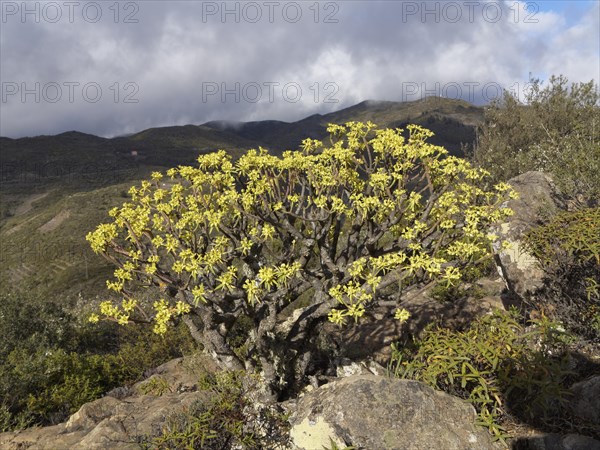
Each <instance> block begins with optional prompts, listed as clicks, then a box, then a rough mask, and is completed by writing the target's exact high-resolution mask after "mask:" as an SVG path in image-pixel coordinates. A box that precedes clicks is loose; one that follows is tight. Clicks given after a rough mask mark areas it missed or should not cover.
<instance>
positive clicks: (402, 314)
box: [394, 308, 410, 322]
mask: <svg viewBox="0 0 600 450" xmlns="http://www.w3.org/2000/svg"><path fill="white" fill-rule="evenodd" d="M409 317H410V313H409V312H408V311H407V310H406V309H404V308H402V309H397V310H396V313H395V314H394V319H396V320H399V321H400V322H406V321H407V320H408V319H409Z"/></svg>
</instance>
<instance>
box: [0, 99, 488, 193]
mask: <svg viewBox="0 0 600 450" xmlns="http://www.w3.org/2000/svg"><path fill="white" fill-rule="evenodd" d="M367 120H370V121H372V122H375V123H376V124H378V125H379V126H382V127H394V128H397V127H399V128H402V127H405V126H406V125H407V124H408V123H416V124H420V125H423V126H425V127H427V128H429V129H431V130H432V131H434V133H435V137H434V138H433V139H432V142H433V143H435V144H438V145H442V146H444V147H446V148H447V149H448V150H449V151H450V152H452V153H453V154H460V151H461V147H462V146H463V145H471V144H472V143H473V141H474V140H475V127H476V126H477V125H478V124H480V123H481V122H482V120H483V109H482V108H479V107H475V106H473V105H470V104H469V103H466V102H463V101H458V100H448V99H442V98H439V97H430V98H426V99H424V100H419V101H415V102H406V103H399V102H385V101H377V102H375V101H365V102H362V103H359V104H357V105H355V106H352V107H349V108H346V109H342V110H340V111H336V112H333V113H329V114H324V115H320V114H316V115H312V116H309V117H306V118H304V119H302V120H299V121H297V122H291V123H288V122H281V121H276V120H265V121H259V122H238V123H231V122H223V121H217V122H208V123H206V124H204V125H185V126H172V127H161V128H150V129H147V130H144V131H140V132H138V133H135V134H131V135H128V136H119V137H115V138H112V139H107V138H102V137H98V136H93V135H90V134H85V133H80V132H77V131H69V132H66V133H62V134H58V135H55V136H37V137H30V138H20V139H9V138H0V149H1V152H0V167H1V174H0V183H1V184H2V187H3V189H4V188H9V187H10V186H13V185H27V186H31V185H33V184H35V185H40V184H41V185H45V184H48V183H50V184H52V183H54V182H58V183H59V184H62V183H64V182H65V181H67V182H69V183H70V184H71V185H78V186H80V187H82V188H88V189H89V188H94V187H97V186H98V185H102V186H106V185H110V184H114V183H119V182H123V181H126V180H128V179H135V178H139V177H140V176H144V175H145V174H146V173H147V172H148V171H149V170H150V168H157V167H158V168H160V167H163V168H166V167H173V166H177V165H179V164H193V163H194V162H195V159H196V158H197V156H198V155H199V154H201V153H206V152H210V151H214V150H216V149H225V150H227V151H228V152H230V153H231V154H232V155H233V156H234V157H238V156H239V155H240V154H241V153H242V152H243V151H244V150H246V149H248V148H253V147H257V146H259V145H260V146H263V147H266V148H268V149H270V150H272V151H273V152H275V153H279V152H281V151H283V150H288V149H296V148H298V146H299V145H300V143H301V141H302V139H304V138H306V137H311V138H314V139H323V138H325V137H326V136H327V132H326V126H327V124H328V123H344V122H348V121H367Z"/></svg>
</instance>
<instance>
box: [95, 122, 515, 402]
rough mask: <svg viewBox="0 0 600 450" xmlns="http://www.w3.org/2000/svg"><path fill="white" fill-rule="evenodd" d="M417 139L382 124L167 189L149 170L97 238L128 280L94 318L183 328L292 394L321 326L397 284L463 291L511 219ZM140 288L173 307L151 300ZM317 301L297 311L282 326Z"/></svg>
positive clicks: (214, 160) (228, 165) (174, 178)
mask: <svg viewBox="0 0 600 450" xmlns="http://www.w3.org/2000/svg"><path fill="white" fill-rule="evenodd" d="M408 128H409V130H408V131H409V134H410V136H409V137H408V139H405V138H404V137H403V134H402V130H389V129H382V130H379V129H377V128H376V126H375V125H374V124H372V123H366V124H364V123H354V122H350V123H347V124H346V125H343V126H342V125H330V126H329V128H328V130H329V132H330V133H331V145H330V146H329V147H326V146H325V145H324V144H323V143H322V142H320V141H316V140H312V139H306V140H305V141H304V142H303V145H302V149H301V150H299V151H288V152H285V153H284V154H283V157H281V158H280V157H276V156H272V155H270V154H268V152H267V151H266V150H264V149H260V150H258V151H256V150H250V151H248V152H247V153H246V154H245V155H244V156H242V157H241V158H240V159H239V160H238V161H237V162H235V163H234V162H233V161H232V159H231V157H230V156H229V155H228V154H227V153H226V152H224V151H218V152H215V153H211V154H207V155H202V156H200V157H199V158H198V163H199V164H198V167H197V168H194V167H183V166H180V167H179V168H176V169H175V168H174V169H170V170H169V171H168V172H167V176H168V177H169V179H165V177H164V176H163V174H161V173H154V174H153V175H152V180H151V181H144V182H142V184H141V186H139V187H132V188H131V190H130V195H131V201H130V202H128V203H125V204H124V205H123V206H122V207H121V208H115V209H113V210H111V211H110V216H111V217H112V218H113V221H112V222H110V223H105V224H101V225H99V226H98V227H97V228H96V230H95V231H93V232H91V233H89V234H88V236H87V239H88V240H89V242H90V244H91V246H92V248H93V250H94V251H95V252H97V253H100V254H102V255H103V256H104V257H105V258H107V259H108V260H109V261H110V262H111V263H112V264H114V265H115V266H116V267H117V268H116V270H115V272H114V277H115V278H114V280H109V281H108V282H107V284H108V287H109V288H110V289H111V290H113V291H115V292H117V293H118V294H119V295H121V296H122V298H123V300H122V301H121V302H111V301H107V302H104V303H102V304H101V306H100V311H99V313H100V314H99V315H97V314H94V315H92V317H91V320H92V321H98V320H99V319H101V318H102V319H107V320H113V321H116V322H118V323H120V324H128V323H131V322H145V323H153V324H154V330H155V332H157V333H159V334H163V333H165V332H166V331H167V325H168V324H169V323H170V322H171V321H172V319H174V318H177V317H179V316H182V317H183V320H184V322H185V323H186V324H187V325H188V326H189V327H190V331H191V334H192V335H193V336H194V338H195V339H197V340H198V342H200V343H201V344H202V346H203V347H204V348H205V349H206V351H207V352H208V353H209V354H211V355H212V356H213V357H214V358H215V360H216V362H217V363H218V364H220V366H221V367H222V368H225V369H233V370H240V369H244V368H247V369H252V370H254V369H256V370H260V371H261V372H262V373H263V375H264V377H265V380H266V382H267V384H269V386H270V389H271V391H272V393H273V394H274V395H277V394H281V393H282V392H283V391H285V390H286V389H288V388H290V387H296V388H297V387H298V386H299V385H301V384H302V382H303V381H304V378H305V375H306V370H307V368H308V367H309V366H310V364H311V360H312V359H313V357H314V349H313V347H314V346H312V344H311V338H312V337H313V335H314V333H311V330H313V329H314V327H315V326H316V325H317V324H318V323H320V322H322V321H323V320H325V319H327V318H328V319H329V320H330V321H332V322H334V323H337V324H340V325H342V324H344V323H346V322H347V320H348V319H352V320H358V319H359V318H360V317H361V316H363V315H364V314H365V311H366V310H367V309H368V308H370V307H372V306H373V305H374V304H375V303H376V302H378V301H379V300H381V299H382V298H384V295H383V294H382V293H384V292H385V289H386V288H388V287H391V286H407V285H411V284H415V283H428V282H431V281H432V280H443V281H444V282H445V283H447V284H452V283H456V282H458V281H459V280H460V278H461V274H462V271H463V270H464V269H465V268H466V267H468V266H469V265H471V264H473V263H474V262H476V261H478V260H480V259H481V258H485V257H487V256H489V253H490V242H491V241H492V240H494V239H495V236H493V235H491V234H490V233H489V231H488V230H489V226H490V224H491V223H494V222H497V221H500V220H502V219H504V218H505V217H506V216H507V215H509V214H510V212H511V211H510V210H508V209H507V208H506V207H504V206H503V203H504V202H505V200H506V199H507V198H508V197H509V196H511V195H512V194H513V191H512V190H511V189H510V187H509V186H508V185H506V184H498V185H496V186H495V187H494V188H492V189H484V188H482V187H481V186H482V185H483V184H484V180H485V178H486V175H487V173H486V172H485V171H483V170H480V169H475V168H472V167H471V166H470V164H469V163H468V162H467V161H465V160H463V159H460V158H456V157H453V156H449V155H448V153H447V151H446V150H444V149H443V148H441V147H437V146H434V145H431V144H429V143H427V138H429V137H430V136H431V135H432V133H431V132H429V131H427V130H425V129H423V128H420V127H418V126H409V127H408ZM140 286H141V287H148V286H158V287H159V288H160V289H161V291H162V292H163V294H162V296H161V297H159V298H155V299H153V300H151V301H145V300H144V299H142V298H140V296H139V287H140ZM309 290H312V292H314V294H313V295H312V297H311V298H310V299H309V304H308V305H306V306H305V307H304V309H303V311H302V313H301V314H299V315H295V316H294V317H293V318H289V315H288V316H285V315H284V310H285V309H286V308H287V306H288V305H289V304H290V303H292V302H294V301H296V300H298V299H299V298H300V297H301V296H302V295H303V294H304V293H306V292H307V291H309ZM396 291H397V290H396ZM397 300H399V299H397ZM406 314H407V313H406V311H403V310H401V309H399V310H398V311H396V317H398V318H399V319H406V318H407V317H406ZM242 315H243V316H246V317H248V318H250V320H249V321H248V323H249V324H250V325H251V328H252V329H251V330H250V332H248V333H247V334H246V335H245V342H244V343H243V344H242V345H240V343H239V342H237V343H236V348H238V350H239V349H240V348H241V349H243V351H241V352H240V351H235V348H234V347H232V345H231V342H229V341H228V336H229V335H230V334H231V333H230V332H231V329H232V327H233V326H234V324H235V323H236V322H237V319H238V317H240V316H242ZM288 319H289V320H288ZM286 320H287V321H286ZM290 320H292V321H293V322H292V323H290ZM238 336H239V335H238ZM241 355H244V356H245V359H244V358H243V357H241Z"/></svg>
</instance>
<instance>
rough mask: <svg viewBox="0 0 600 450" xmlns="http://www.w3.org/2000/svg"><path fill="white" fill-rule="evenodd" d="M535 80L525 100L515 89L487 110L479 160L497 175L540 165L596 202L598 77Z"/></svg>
mask: <svg viewBox="0 0 600 450" xmlns="http://www.w3.org/2000/svg"><path fill="white" fill-rule="evenodd" d="M567 84H568V80H567V79H566V78H565V77H563V76H559V77H554V76H553V77H551V78H550V80H549V83H548V85H546V86H543V84H542V83H541V82H540V81H539V80H534V81H533V82H532V85H531V89H530V90H529V92H528V93H527V96H526V99H525V103H521V102H520V101H519V99H518V98H517V97H516V96H515V95H514V94H511V93H510V92H505V94H504V98H503V99H502V101H499V102H495V103H493V104H492V105H491V106H489V107H488V108H487V109H486V113H485V124H484V126H483V127H482V129H481V130H480V133H479V138H478V143H477V148H476V150H475V153H474V158H475V161H476V162H477V163H478V164H480V165H481V166H483V167H485V168H486V169H487V170H489V171H490V172H491V173H492V175H493V176H494V179H496V180H508V179H510V178H512V177H514V176H516V175H519V174H521V173H524V172H527V171H530V170H540V171H544V172H550V173H552V174H553V175H554V179H555V181H556V182H557V184H558V186H559V187H560V188H561V190H562V192H563V193H565V194H567V195H569V196H572V197H576V196H580V199H581V200H582V202H583V203H584V204H585V203H591V204H592V205H593V204H594V203H595V202H597V201H598V199H599V198H600V177H598V173H600V145H599V143H600V105H599V104H598V100H599V98H600V97H599V93H598V90H597V85H595V84H594V81H593V80H592V81H590V82H589V83H573V84H571V87H570V88H569V87H568V86H567Z"/></svg>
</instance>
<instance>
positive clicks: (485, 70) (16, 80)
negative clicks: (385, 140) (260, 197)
mask: <svg viewBox="0 0 600 450" xmlns="http://www.w3.org/2000/svg"><path fill="white" fill-rule="evenodd" d="M599 4H600V2H598V1H595V0H592V1H573V0H571V1H554V2H552V1H532V2H527V3H525V2H516V1H514V0H509V1H506V2H505V1H481V0H480V1H471V2H469V1H441V2H437V1H430V2H421V1H415V2H412V1H381V2H378V1H333V2H326V1H321V2H318V3H317V2H315V1H300V2H287V1H257V2H230V3H223V2H220V1H219V2H202V1H182V2H174V1H169V2H166V1H164V2H163V1H135V2H119V3H116V2H114V1H106V2H101V1H99V2H86V1H74V2H71V3H70V2H64V1H57V2H27V3H23V2H21V1H17V2H12V1H2V2H1V7H2V18H1V22H0V26H1V31H0V33H1V35H0V37H1V44H0V47H1V48H0V50H1V53H0V78H1V82H2V99H1V104H0V106H1V111H0V135H2V136H8V137H22V136H35V135H40V134H57V133H61V132H64V131H69V130H78V131H82V132H86V133H92V134H96V135H100V136H106V137H110V136H115V135H120V134H125V133H131V132H135V131H140V130H143V129H146V128H150V127H157V126H167V125H183V124H188V123H192V124H201V123H204V122H206V121H209V120H231V121H248V120H262V119H278V120H287V121H292V120H298V119H301V118H303V117H305V116H307V115H310V114H314V113H326V112H329V111H333V110H337V109H340V108H343V107H347V106H351V105H353V104H355V103H358V102H360V101H362V100H367V99H374V100H394V101H410V100H417V99H419V98H422V97H423V96H425V95H441V96H446V97H451V98H458V97H460V98H462V99H465V100H468V101H472V102H475V103H477V104H482V103H485V102H486V101H487V100H489V99H491V98H494V97H496V96H498V95H500V88H501V87H504V88H507V89H512V90H514V91H516V92H519V93H522V92H523V91H524V89H526V83H527V81H528V79H529V76H530V74H532V76H533V77H538V78H541V79H547V78H548V76H550V75H551V74H564V75H566V76H567V77H568V78H569V80H570V81H577V82H579V81H589V80H590V79H594V80H596V82H597V81H598V79H599V71H600V23H599V22H600V9H599Z"/></svg>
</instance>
